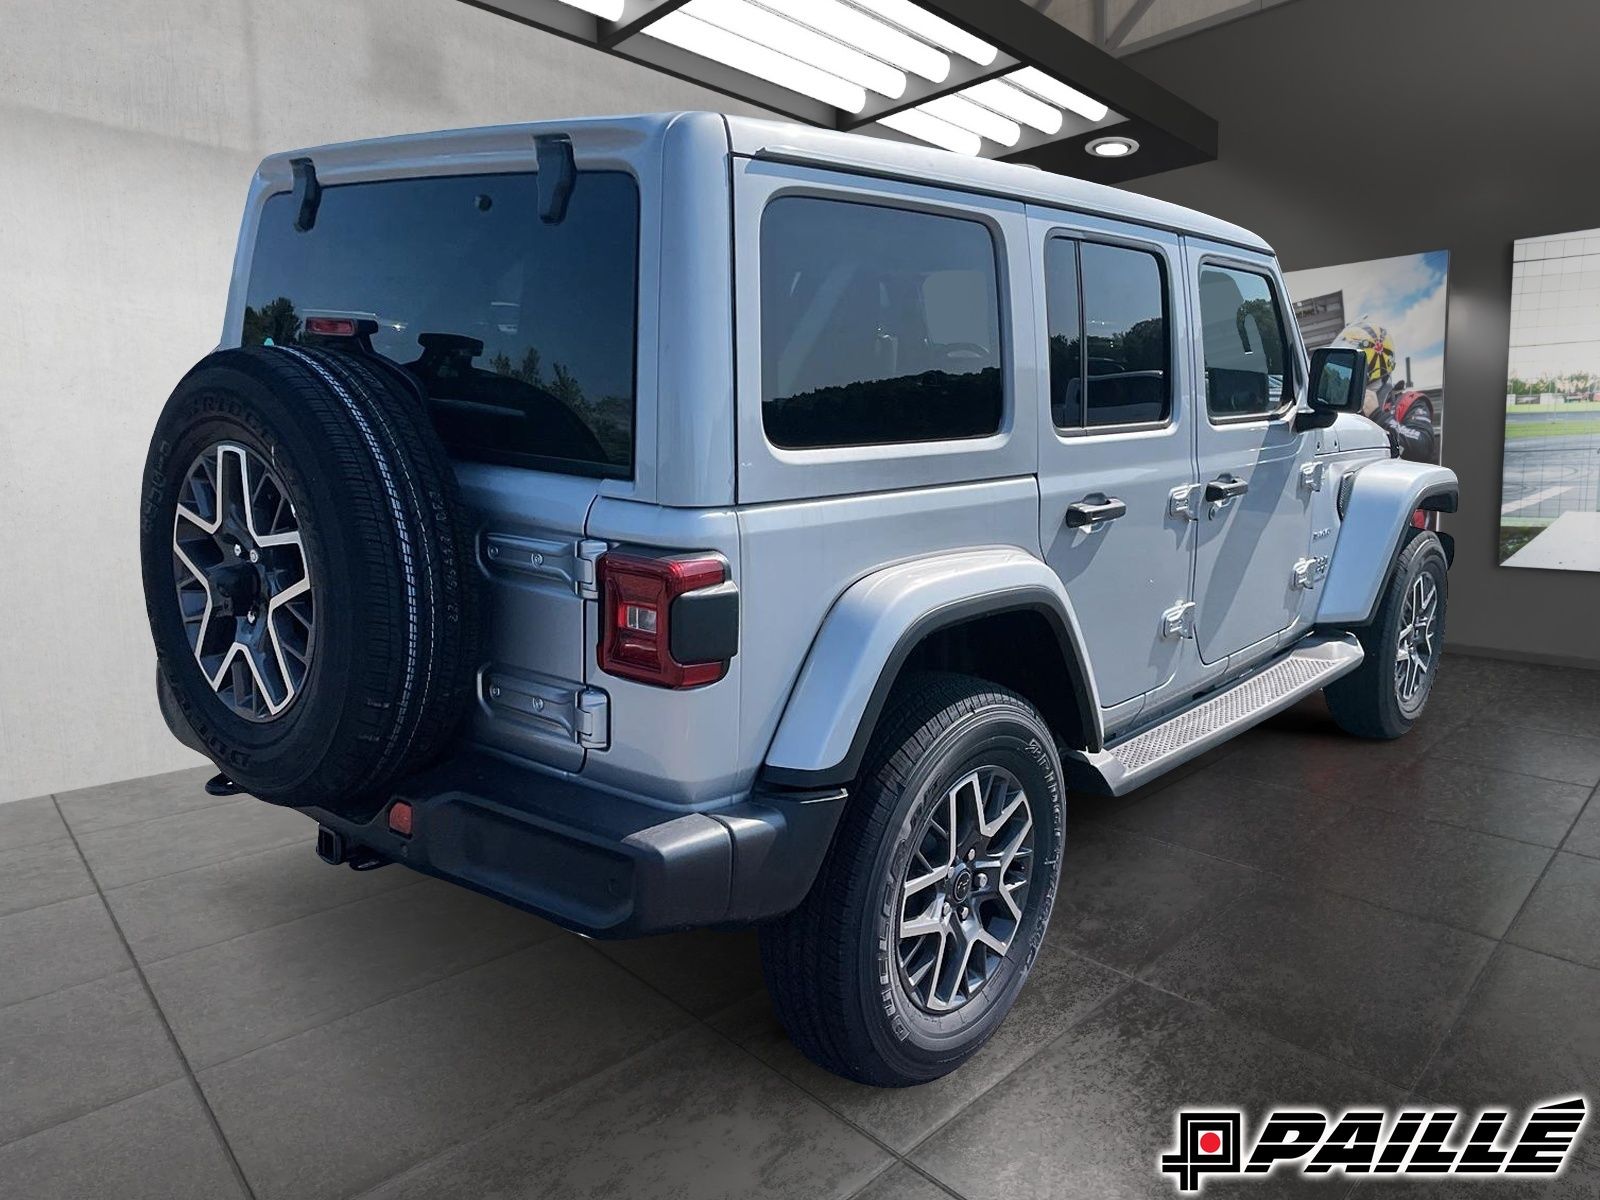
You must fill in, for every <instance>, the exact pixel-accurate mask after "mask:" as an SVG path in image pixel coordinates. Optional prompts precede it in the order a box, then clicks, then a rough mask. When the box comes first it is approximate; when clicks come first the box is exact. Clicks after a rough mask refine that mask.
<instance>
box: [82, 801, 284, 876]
mask: <svg viewBox="0 0 1600 1200" xmlns="http://www.w3.org/2000/svg"><path fill="white" fill-rule="evenodd" d="M180 815H182V814H180ZM159 819H160V820H163V821H165V820H167V819H168V818H166V817H161V818H159ZM148 824H150V822H148V821H145V822H141V823H140V824H139V825H129V826H120V827H119V828H128V829H138V828H141V827H143V826H144V825H148ZM106 832H107V833H115V832H116V830H115V829H108V830H106ZM74 836H76V835H74ZM299 841H300V839H299V838H297V837H296V838H287V839H285V840H284V841H281V842H276V843H274V844H273V845H271V846H263V847H261V848H260V849H259V850H246V851H244V852H243V853H242V854H230V855H228V856H227V857H226V858H219V859H215V860H213V861H212V862H204V863H196V864H195V865H194V866H192V867H179V868H178V869H177V870H175V871H162V872H161V873H160V874H158V875H147V876H142V877H141V878H139V879H129V880H126V881H125V882H122V883H114V884H112V885H111V887H110V888H109V889H108V890H110V891H113V892H120V891H122V890H123V889H124V888H131V887H138V886H139V885H140V884H145V883H154V882H156V880H158V879H171V878H172V877H173V876H174V875H187V874H188V873H189V872H190V871H201V870H204V869H205V868H206V867H222V866H226V865H227V864H228V863H236V862H241V861H243V860H244V859H247V858H254V857H255V856H256V855H258V854H267V853H270V852H271V851H273V850H283V849H285V848H287V847H289V846H294V845H297V844H299ZM79 853H80V854H82V847H80V848H79ZM84 861H85V862H87V861H88V856H87V855H84Z"/></svg>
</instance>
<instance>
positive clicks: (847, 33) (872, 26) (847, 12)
mask: <svg viewBox="0 0 1600 1200" xmlns="http://www.w3.org/2000/svg"><path fill="white" fill-rule="evenodd" d="M761 7H763V8H770V9H772V10H773V11H774V12H780V13H782V14H783V15H784V16H786V17H788V18H789V19H790V20H792V21H797V22H799V23H800V24H801V25H808V26H810V27H811V28H812V29H815V30H817V31H819V32H821V33H825V34H827V35H828V36H829V37H831V38H835V39H837V40H838V41H841V42H843V43H844V44H845V45H847V46H852V47H854V48H855V49H857V50H859V51H861V52H862V53H863V54H870V55H871V56H872V57H873V58H878V59H882V60H883V61H884V62H886V63H889V64H890V65H891V66H895V67H899V68H900V69H901V70H902V71H910V72H912V73H913V74H916V75H920V76H922V77H923V78H924V79H927V80H931V81H932V82H934V83H943V82H944V81H945V80H946V79H948V78H949V77H950V59H949V57H948V56H947V55H945V54H942V53H941V52H939V51H938V50H935V49H934V48H933V47H932V46H930V45H928V44H927V43H926V42H922V41H918V40H917V39H916V38H914V37H912V36H911V35H910V34H908V33H905V32H903V31H902V30H899V29H896V28H895V27H894V26H892V25H886V24H884V23H883V22H882V21H880V20H878V19H877V18H876V17H869V16H868V15H867V14H866V13H864V12H862V11H861V10H860V9H859V8H852V7H850V6H849V5H847V4H841V3H839V0H761Z"/></svg>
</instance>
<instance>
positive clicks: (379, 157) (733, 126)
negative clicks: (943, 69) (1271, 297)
mask: <svg viewBox="0 0 1600 1200" xmlns="http://www.w3.org/2000/svg"><path fill="white" fill-rule="evenodd" d="M701 122H718V123H720V124H722V125H723V126H724V128H725V129H726V137H727V140H728V144H729V147H730V149H731V150H732V152H733V153H734V154H736V155H745V156H749V157H757V156H760V157H772V158H787V159H793V160H799V161H804V162H812V163H815V164H817V165H818V166H823V167H832V168H836V169H839V170H845V171H862V172H867V173H870V174H879V175H889V176H894V177H897V178H902V179H909V180H916V181H921V182H926V183H931V184H935V185H938V186H944V187H954V188H960V189H963V190H967V191H974V192H982V193H984V194H986V195H996V196H1004V197H1009V198H1012V199H1015V200H1018V201H1022V202H1026V203H1034V204H1047V205H1053V206H1056V207H1060V208H1066V209H1071V210H1074V211H1077V212H1085V213H1092V214H1094V215H1096V216H1103V217H1107V218H1110V219H1113V220H1122V221H1132V222H1135V223H1138V224H1143V225H1150V226H1154V227H1156V228H1160V229H1168V230H1174V231H1177V232H1181V233H1189V234H1194V235H1196V236H1198V237H1205V238H1211V239H1213V240H1216V241H1220V242H1228V243H1231V244H1233V245H1237V246H1242V247H1245V248H1248V249H1251V250H1255V251H1258V252H1261V253H1264V254H1271V253H1272V248H1271V247H1270V246H1268V245H1267V243H1266V242H1265V241H1264V240H1262V239H1261V238H1260V237H1258V236H1257V235H1256V234H1254V233H1252V232H1251V231H1250V230H1248V229H1245V228H1243V227H1241V226H1238V225H1235V224H1233V223H1232V222H1229V221H1223V220H1220V219H1219V218H1217V217H1212V216H1208V215H1206V214H1205V213H1201V212H1196V211H1194V210H1193V209H1189V208H1184V207H1183V206H1181V205H1177V204H1169V203H1167V202H1166V201H1164V200H1157V199H1154V198H1153V197H1150V196H1143V195H1140V194H1139V193H1138V192H1130V191H1126V190H1124V189H1122V188H1116V187H1111V186H1109V185H1107V184H1102V183H1092V182H1090V181H1088V180H1085V179H1077V178H1074V177H1072V176H1069V175H1057V174H1053V173H1051V172H1048V171H1042V170H1039V169H1037V168H1034V167H1028V166H1023V165H1021V164H1018V163H1007V162H997V161H995V160H993V159H987V158H972V157H968V156H966V155H962V154H953V153H951V152H950V151H948V150H940V149H938V148H937V147H933V146H920V145H913V144H911V143H908V142H899V141H894V140H891V139H888V138H880V137H872V136H869V135H866V134H854V133H840V132H837V131H835V130H828V129H819V128H817V127H815V126H810V125H799V124H795V123H793V122H787V121H776V120H766V119H762V118H756V117H742V116H730V115H724V114H721V113H711V112H693V111H690V112H667V113H651V114H642V115H638V116H616V117H582V118H573V119H566V120H553V121H536V122H528V123H526V124H515V125H496V126H484V127H480V128H476V129H455V130H440V131H437V132H431V133H416V134H404V135H400V136H397V137H385V138H371V139H364V140H361V141H352V142H343V143H338V144H332V145H326V146H320V147H314V148H309V149H303V150H293V151H285V152H284V153H281V154H273V155H269V156H268V157H267V158H266V159H264V160H263V162H262V164H261V175H262V176H263V178H265V179H273V180H278V181H282V185H284V186H286V185H287V179H288V175H289V161H290V160H291V159H293V158H296V157H300V156H307V157H310V158H312V159H313V161H317V160H321V161H324V162H328V163H330V164H339V165H343V166H348V167H356V166H360V165H376V164H378V163H380V162H390V163H392V162H393V161H394V160H396V159H405V160H410V161H412V162H415V163H417V164H418V165H419V166H420V165H422V164H423V163H426V162H433V163H437V162H438V161H439V160H440V159H441V158H446V157H448V158H457V157H475V156H483V157H485V158H486V159H488V158H493V157H494V156H495V155H496V154H497V153H504V152H506V151H508V150H510V148H511V147H512V146H513V145H526V144H527V140H528V139H530V138H531V137H532V136H534V135H537V134H541V133H557V132H567V133H571V134H573V135H574V136H576V137H581V138H582V139H583V140H584V141H589V140H591V139H595V138H600V139H602V140H607V141H614V142H617V143H632V144H635V145H637V144H639V143H641V142H649V141H656V140H662V141H664V140H665V139H666V136H667V133H668V131H669V129H670V128H671V127H672V126H673V125H676V124H680V123H682V124H696V123H701Z"/></svg>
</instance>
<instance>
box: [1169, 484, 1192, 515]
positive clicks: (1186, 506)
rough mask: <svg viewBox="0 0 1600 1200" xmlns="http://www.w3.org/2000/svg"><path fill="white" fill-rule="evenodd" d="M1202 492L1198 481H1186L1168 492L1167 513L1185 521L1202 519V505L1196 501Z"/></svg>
mask: <svg viewBox="0 0 1600 1200" xmlns="http://www.w3.org/2000/svg"><path fill="white" fill-rule="evenodd" d="M1199 494H1200V485H1199V484H1198V483H1186V484H1184V485H1183V486H1182V487H1175V488H1173V489H1172V491H1170V492H1168V493H1167V515H1168V516H1169V517H1179V518H1181V519H1182V520H1185V521H1198V520H1199V519H1200V506H1199V505H1198V504H1197V503H1196V502H1195V501H1196V497H1198V496H1199Z"/></svg>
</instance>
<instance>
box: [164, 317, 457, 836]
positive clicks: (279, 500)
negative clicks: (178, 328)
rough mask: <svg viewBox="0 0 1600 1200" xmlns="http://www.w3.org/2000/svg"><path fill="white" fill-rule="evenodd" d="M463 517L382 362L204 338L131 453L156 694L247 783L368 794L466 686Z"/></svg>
mask: <svg viewBox="0 0 1600 1200" xmlns="http://www.w3.org/2000/svg"><path fill="white" fill-rule="evenodd" d="M208 463H213V464H220V465H211V466H208V465H207V464H208ZM471 529H472V525H471V521H470V519H469V517H468V515H467V514H466V511H465V508H464V506H463V504H462V501H461V498H460V494H459V489H458V487H457V485H456V481H455V475H454V472H453V471H452V469H451V467H450V464H449V461H448V459H447V458H446V456H445V453H444V448H443V447H442V446H441V445H440V444H439V441H438V439H437V437H436V436H435V434H434V432H433V429H432V428H431V426H430V425H429V423H428V420H427V416H426V414H425V413H424V412H423V411H422V409H421V407H420V406H419V405H418V403H417V401H416V398H415V395H414V394H413V393H411V392H409V391H408V390H407V389H406V388H405V387H404V386H403V385H402V381H400V380H398V379H396V378H395V377H394V375H393V373H392V372H390V371H388V370H384V369H380V366H379V364H376V363H371V362H368V361H365V360H364V359H363V358H362V357H361V356H360V355H357V354H350V353H342V352H333V351H327V350H321V349H312V348H308V347H300V346H281V347H253V348H248V349H241V350H225V351H220V352H218V353H216V354H213V355H210V356H209V357H207V358H206V359H204V360H203V361H202V362H201V363H199V364H198V365H197V366H196V367H195V368H194V369H193V370H191V371H190V372H189V374H188V375H187V376H185V377H184V379H183V381H182V382H181V383H179V385H178V387H177V389H176V390H175V391H174V392H173V394H172V397H171V398H170V399H169V400H168V401H167V406H166V408H165V410H164V411H163V412H162V415H161V419H160V421H159V422H158V423H157V426H156V431H155V435H154V437H153V438H152V440H151V445H150V454H149V458H148V460H147V462H146V465H145V477H144V497H143V505H142V510H141V522H140V541H141V557H142V567H143V573H144V587H145V603H146V606H147V608H148V611H149V617H150V625H151V629H152V631H153V634H154V637H155V642H156V655H157V662H158V666H159V670H160V674H161V683H162V685H163V691H164V693H165V694H166V695H167V696H168V697H170V699H171V701H172V703H173V705H174V706H175V707H176V709H177V710H178V712H179V713H180V714H181V716H182V718H183V719H184V721H186V722H187V723H188V725H189V726H190V727H191V728H192V729H193V731H194V733H195V735H196V736H197V738H198V739H199V740H200V742H202V743H203V744H204V746H205V748H206V752H207V753H208V754H209V755H210V756H211V757H212V759H213V760H215V761H216V763H217V764H218V765H219V767H220V768H221V769H222V770H223V771H224V772H225V773H226V774H227V775H228V776H229V777H231V778H232V779H233V780H234V781H235V782H237V783H238V784H239V785H240V786H242V787H243V788H244V789H245V790H246V791H248V792H251V793H252V794H254V795H256V796H259V797H260V798H262V799H263V800H270V801H273V802H275V803H280V804H293V805H301V806H318V807H325V808H329V809H331V810H334V811H338V812H344V813H347V814H350V815H358V814H361V813H364V812H368V811H371V810H373V809H374V808H375V807H376V805H378V804H381V803H382V801H383V799H384V798H385V795H386V789H388V788H389V787H390V786H391V785H392V784H393V783H394V782H395V781H396V780H398V779H400V778H402V777H404V776H405V775H406V774H408V773H411V772H413V771H415V770H417V769H419V768H420V767H422V766H424V765H426V764H427V763H428V762H429V761H430V760H432V759H433V758H436V757H437V756H438V755H439V754H440V753H441V751H442V750H443V749H444V748H445V746H446V745H447V744H448V743H449V741H450V740H451V738H452V737H453V736H454V735H455V733H456V731H457V729H458V728H459V726H460V723H461V721H462V718H463V716H464V714H465V713H466V711H467V707H468V705H469V703H470V700H471V697H472V685H473V677H474V673H475V671H476V668H477V666H478V665H479V664H478V660H477V655H478V628H479V609H480V600H479V595H478V584H477V574H476V570H475V567H474V564H473V548H472V540H471Z"/></svg>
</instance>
